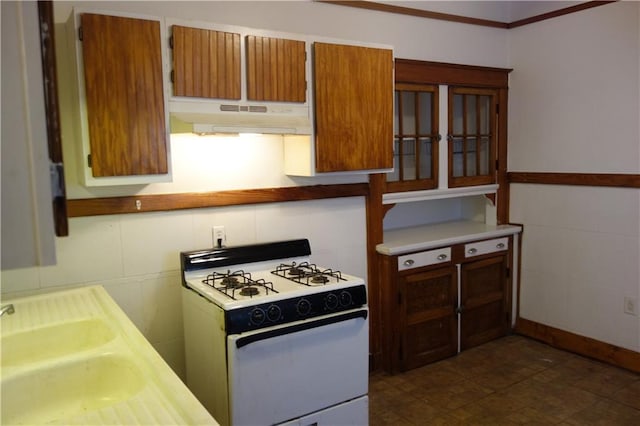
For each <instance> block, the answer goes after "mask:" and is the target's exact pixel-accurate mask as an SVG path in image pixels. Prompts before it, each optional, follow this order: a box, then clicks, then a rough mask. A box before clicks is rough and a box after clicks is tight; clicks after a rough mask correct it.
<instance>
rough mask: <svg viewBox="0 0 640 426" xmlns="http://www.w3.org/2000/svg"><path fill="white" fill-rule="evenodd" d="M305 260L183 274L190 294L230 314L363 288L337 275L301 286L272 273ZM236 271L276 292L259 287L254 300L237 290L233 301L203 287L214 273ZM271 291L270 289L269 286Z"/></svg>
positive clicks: (358, 280) (359, 282) (348, 277)
mask: <svg viewBox="0 0 640 426" xmlns="http://www.w3.org/2000/svg"><path fill="white" fill-rule="evenodd" d="M307 261H308V259H307V258H295V259H286V261H283V262H277V263H273V262H258V263H251V264H243V265H233V266H229V267H223V268H217V269H202V270H196V271H189V272H187V273H185V282H186V285H187V286H188V287H190V288H192V289H193V290H195V291H197V292H198V293H200V294H201V295H202V296H204V297H206V298H207V299H208V300H210V301H211V302H213V303H215V304H216V305H218V306H220V307H221V308H223V309H225V310H231V309H235V308H243V307H247V306H253V305H257V304H263V303H270V302H276V301H281V300H286V299H294V298H299V297H304V296H305V295H310V294H316V293H321V292H327V291H336V290H340V289H344V288H349V287H354V286H357V285H362V284H364V280H363V279H362V278H359V277H355V276H352V275H348V274H344V273H340V278H341V279H337V278H333V277H330V278H329V281H328V282H326V283H312V282H309V285H305V284H301V283H298V282H294V281H291V280H290V279H287V278H285V277H281V276H278V275H275V274H273V273H272V272H271V271H274V270H276V268H277V267H278V266H279V265H281V264H287V265H291V264H292V262H295V263H296V264H298V265H299V264H302V263H304V262H307ZM316 267H317V269H319V270H321V271H325V270H328V269H329V268H323V267H321V266H318V265H316ZM237 271H243V272H245V273H250V274H251V280H253V281H258V280H264V281H265V282H267V283H271V284H272V285H273V289H274V290H275V291H271V290H270V289H269V290H267V289H266V288H264V287H262V286H258V287H256V288H258V291H259V293H258V294H256V295H253V296H249V295H242V294H240V291H238V290H236V291H235V292H234V293H233V298H232V297H230V296H228V295H227V294H225V293H224V292H222V291H220V290H218V289H216V288H214V287H212V285H210V284H207V283H205V282H204V281H206V279H207V277H208V276H209V275H210V274H213V273H214V272H216V273H217V274H228V273H234V272H237ZM215 286H216V287H220V286H221V284H220V282H219V280H218V281H217V282H216V283H215ZM269 288H271V286H269Z"/></svg>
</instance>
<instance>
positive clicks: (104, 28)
mask: <svg viewBox="0 0 640 426" xmlns="http://www.w3.org/2000/svg"><path fill="white" fill-rule="evenodd" d="M81 22H82V54H83V61H84V78H85V96H86V103H87V115H88V128H89V139H90V146H91V161H90V163H91V168H92V174H93V176H94V177H106V176H130V175H151V174H166V173H167V172H168V164H167V163H168V160H167V134H166V120H165V109H164V108H165V103H164V96H163V93H164V92H163V80H162V51H161V47H160V45H161V43H160V40H161V39H160V22H159V21H151V20H143V19H133V18H124V17H116V16H108V15H98V14H90V13H85V14H82V17H81Z"/></svg>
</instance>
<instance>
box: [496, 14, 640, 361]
mask: <svg viewBox="0 0 640 426" xmlns="http://www.w3.org/2000/svg"><path fill="white" fill-rule="evenodd" d="M509 40H510V50H509V52H510V62H511V66H512V67H513V68H514V71H513V73H512V74H511V81H510V103H509V106H510V117H509V120H510V122H509V170H510V171H527V172H544V171H549V172H551V171H557V172H584V173H640V130H639V124H638V123H639V121H640V118H639V117H640V3H638V2H620V3H615V4H609V5H605V6H601V7H597V8H594V9H590V10H586V11H582V12H579V13H575V14H572V15H568V16H563V17H559V18H556V19H552V20H548V21H544V22H540V23H537V24H533V25H530V26H525V27H522V28H517V29H513V30H511V31H510V37H509ZM510 207H511V220H512V221H514V222H519V223H523V224H524V225H525V231H524V234H523V250H522V282H521V287H522V296H521V315H522V317H524V318H527V319H530V320H533V321H537V322H540V323H543V324H547V325H550V326H553V327H557V328H560V329H563V330H567V331H570V332H574V333H577V334H580V335H584V336H588V337H592V338H594V339H597V340H600V341H603V342H608V343H612V344H615V345H619V346H622V347H625V348H629V349H632V350H635V351H640V318H638V316H632V315H629V314H625V313H624V312H623V306H624V304H623V303H624V298H625V297H633V298H635V300H636V301H638V300H640V298H639V295H640V272H639V269H638V263H639V259H640V190H638V189H617V188H591V187H570V186H543V185H523V184H520V185H513V186H512V190H511V206H510Z"/></svg>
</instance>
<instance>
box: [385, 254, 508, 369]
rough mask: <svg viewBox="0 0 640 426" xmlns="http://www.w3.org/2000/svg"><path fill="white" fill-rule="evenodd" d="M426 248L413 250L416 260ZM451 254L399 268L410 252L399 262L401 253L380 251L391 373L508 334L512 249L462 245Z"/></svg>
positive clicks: (388, 363) (386, 350)
mask: <svg viewBox="0 0 640 426" xmlns="http://www.w3.org/2000/svg"><path fill="white" fill-rule="evenodd" d="M509 246H511V244H509ZM423 253H425V252H421V253H415V259H420V258H421V256H422V255H423ZM451 253H453V256H452V258H451V259H447V260H446V261H444V262H441V263H439V264H435V265H434V264H429V265H420V264H419V261H416V263H415V267H413V268H411V269H404V270H400V271H399V270H398V264H399V263H401V262H404V261H406V259H407V257H410V256H407V255H403V256H401V258H400V261H399V260H398V259H399V256H382V262H383V265H384V267H383V273H384V274H385V275H386V276H385V280H384V288H383V293H382V295H383V305H384V306H383V309H382V316H383V318H382V319H383V327H382V342H384V343H383V344H384V347H383V348H382V352H383V364H384V369H385V370H386V371H387V372H390V373H397V372H401V371H406V370H410V369H413V368H417V367H420V366H423V365H425V364H428V363H431V362H434V361H438V360H441V359H444V358H448V357H451V356H454V355H456V354H457V353H458V352H459V351H462V350H465V349H469V348H472V347H474V346H478V345H481V344H483V343H486V342H489V341H491V340H494V339H496V338H498V337H501V336H504V335H506V334H508V333H509V331H510V326H511V290H510V288H511V278H510V265H511V262H512V253H511V251H510V250H509V249H508V248H507V249H505V250H500V251H499V252H498V253H485V254H482V255H479V256H472V257H465V256H464V246H463V245H459V246H452V247H451ZM412 260H413V259H412ZM412 263H413V262H412Z"/></svg>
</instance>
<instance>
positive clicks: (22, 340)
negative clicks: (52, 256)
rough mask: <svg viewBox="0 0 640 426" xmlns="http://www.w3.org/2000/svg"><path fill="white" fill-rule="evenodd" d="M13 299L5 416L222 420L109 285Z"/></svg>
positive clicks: (54, 421)
mask: <svg viewBox="0 0 640 426" xmlns="http://www.w3.org/2000/svg"><path fill="white" fill-rule="evenodd" d="M9 303H11V304H13V305H14V308H15V309H14V312H13V313H9V312H7V313H6V314H5V315H3V316H2V317H1V318H0V321H1V323H0V325H1V334H0V345H2V361H1V363H0V367H1V369H0V378H1V380H0V387H1V389H0V397H1V406H0V408H1V414H0V424H2V425H12V424H29V425H43V424H47V425H70V424H78V425H88V424H91V425H99V424H126V425H148V424H153V425H177V424H180V425H182V424H184V425H187V424H194V425H195V424H197V425H217V423H216V421H215V420H214V419H213V418H212V417H211V415H210V414H209V413H208V412H207V411H206V409H205V408H204V407H203V406H202V404H200V402H199V401H198V400H197V399H196V398H195V397H194V396H193V394H192V393H191V392H190V391H189V390H188V389H187V387H186V386H185V385H184V383H182V381H181V380H180V379H179V378H178V376H176V375H175V373H173V371H172V370H171V368H169V366H168V365H167V364H166V363H165V362H164V360H163V359H162V358H161V357H160V355H158V353H157V352H156V351H155V350H154V349H153V347H152V346H151V344H149V342H148V341H147V340H146V339H145V338H144V336H143V335H142V334H141V333H140V331H138V329H137V328H136V327H135V325H134V324H133V323H132V322H131V321H130V320H129V318H128V317H127V316H126V315H125V313H124V312H122V310H121V309H120V308H119V307H118V305H117V304H116V303H115V302H114V301H113V299H111V297H110V296H109V295H108V294H107V292H106V291H105V290H104V288H102V287H101V286H91V287H82V288H77V289H72V290H65V291H60V292H56V293H49V294H41V295H36V296H28V297H23V298H17V299H12V300H2V305H5V306H6V305H7V304H9Z"/></svg>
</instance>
